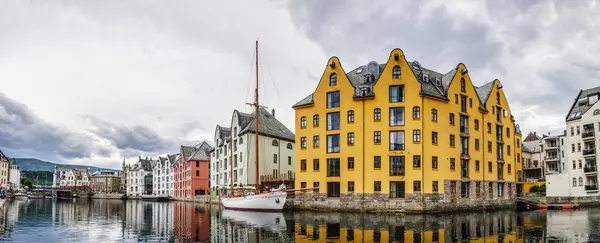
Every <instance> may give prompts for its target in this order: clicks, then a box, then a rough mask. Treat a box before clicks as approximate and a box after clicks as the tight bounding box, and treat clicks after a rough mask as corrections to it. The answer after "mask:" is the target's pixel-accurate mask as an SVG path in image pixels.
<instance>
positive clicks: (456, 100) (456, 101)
mask: <svg viewBox="0 0 600 243" xmlns="http://www.w3.org/2000/svg"><path fill="white" fill-rule="evenodd" d="M454 104H458V94H454Z"/></svg>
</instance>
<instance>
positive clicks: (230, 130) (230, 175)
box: [229, 123, 233, 195]
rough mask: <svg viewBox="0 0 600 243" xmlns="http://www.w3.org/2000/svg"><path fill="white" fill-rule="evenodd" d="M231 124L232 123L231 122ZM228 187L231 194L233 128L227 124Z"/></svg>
mask: <svg viewBox="0 0 600 243" xmlns="http://www.w3.org/2000/svg"><path fill="white" fill-rule="evenodd" d="M232 124H233V123H232ZM229 181H230V183H229V188H230V190H231V195H233V128H232V126H229Z"/></svg>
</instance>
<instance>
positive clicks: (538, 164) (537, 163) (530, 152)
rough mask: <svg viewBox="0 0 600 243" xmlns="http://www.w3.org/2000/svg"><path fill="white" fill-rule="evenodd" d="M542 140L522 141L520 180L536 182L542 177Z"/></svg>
mask: <svg viewBox="0 0 600 243" xmlns="http://www.w3.org/2000/svg"><path fill="white" fill-rule="evenodd" d="M541 150H542V140H541V139H540V140H533V141H528V142H523V173H522V177H521V178H520V179H521V180H520V181H523V182H537V181H539V180H541V179H543V178H544V166H543V164H544V163H543V160H542V151H541Z"/></svg>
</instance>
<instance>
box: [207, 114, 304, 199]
mask: <svg viewBox="0 0 600 243" xmlns="http://www.w3.org/2000/svg"><path fill="white" fill-rule="evenodd" d="M255 120H256V117H255V113H253V114H247V113H243V112H239V111H237V110H235V111H234V112H233V114H232V117H231V122H230V124H229V127H225V126H217V127H216V129H215V135H214V144H215V149H214V150H213V151H212V152H211V187H212V189H213V191H215V192H217V191H218V190H217V189H220V188H229V187H230V185H231V183H233V186H254V185H255V184H256V135H255V131H256V123H255ZM258 124H259V128H258V130H259V136H258V143H259V144H258V147H259V161H260V163H259V173H258V174H259V181H260V182H259V183H260V184H261V186H263V187H266V186H268V187H271V188H272V187H278V186H279V185H280V184H282V183H285V184H286V185H287V186H288V187H289V188H292V187H293V186H294V185H293V182H294V133H293V132H292V131H290V130H289V129H288V128H287V127H286V126H285V125H283V124H282V123H281V122H280V121H279V120H277V118H275V111H274V110H273V111H272V112H271V113H269V112H268V111H267V110H265V109H262V108H261V109H260V111H259V121H258Z"/></svg>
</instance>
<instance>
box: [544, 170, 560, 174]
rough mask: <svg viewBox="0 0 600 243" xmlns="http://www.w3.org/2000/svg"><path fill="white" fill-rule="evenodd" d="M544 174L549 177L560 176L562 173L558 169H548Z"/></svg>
mask: <svg viewBox="0 0 600 243" xmlns="http://www.w3.org/2000/svg"><path fill="white" fill-rule="evenodd" d="M544 173H545V174H547V175H549V174H560V171H559V170H558V169H549V168H546V170H544Z"/></svg>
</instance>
